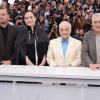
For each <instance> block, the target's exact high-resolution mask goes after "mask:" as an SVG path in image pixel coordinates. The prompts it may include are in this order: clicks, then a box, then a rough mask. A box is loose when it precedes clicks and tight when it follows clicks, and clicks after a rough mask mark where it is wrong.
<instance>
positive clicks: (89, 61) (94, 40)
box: [82, 13, 100, 70]
mask: <svg viewBox="0 0 100 100" xmlns="http://www.w3.org/2000/svg"><path fill="white" fill-rule="evenodd" d="M82 62H83V64H84V66H86V67H90V68H91V69H93V70H96V69H98V68H99V69H100V13H95V14H94V15H93V17H92V30H91V31H89V32H87V33H86V34H85V36H84V39H83V48H82Z"/></svg>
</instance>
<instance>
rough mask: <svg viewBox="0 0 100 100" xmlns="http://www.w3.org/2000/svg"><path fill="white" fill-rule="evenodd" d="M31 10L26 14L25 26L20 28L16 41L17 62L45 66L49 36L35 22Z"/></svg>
mask: <svg viewBox="0 0 100 100" xmlns="http://www.w3.org/2000/svg"><path fill="white" fill-rule="evenodd" d="M35 21H36V18H35V16H34V15H33V13H32V12H31V11H27V12H26V13H25V15H24V23H25V27H23V28H21V29H19V34H18V37H17V39H16V42H15V57H16V59H15V64H19V65H34V66H35V65H36V66H44V65H45V63H46V53H47V47H48V36H47V34H46V33H45V32H44V30H43V29H41V28H39V27H37V26H36V24H35Z"/></svg>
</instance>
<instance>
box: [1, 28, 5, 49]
mask: <svg viewBox="0 0 100 100" xmlns="http://www.w3.org/2000/svg"><path fill="white" fill-rule="evenodd" d="M0 46H1V47H0V48H2V50H5V47H6V45H5V43H4V39H3V36H2V32H1V29H0Z"/></svg>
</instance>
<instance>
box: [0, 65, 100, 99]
mask: <svg viewBox="0 0 100 100" xmlns="http://www.w3.org/2000/svg"><path fill="white" fill-rule="evenodd" d="M36 82H38V83H37V84H36ZM40 83H42V84H40ZM54 83H55V85H54ZM60 83H66V84H67V85H60ZM88 84H91V85H100V70H97V71H92V70H90V69H89V68H86V67H68V68H62V67H50V66H49V67H47V66H46V67H43V66H40V67H33V66H16V65H5V66H3V65H1V66H0V100H100V87H91V86H88Z"/></svg>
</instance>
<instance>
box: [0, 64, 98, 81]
mask: <svg viewBox="0 0 100 100" xmlns="http://www.w3.org/2000/svg"><path fill="white" fill-rule="evenodd" d="M0 75H1V76H2V75H3V76H27V77H51V78H81V79H100V70H97V71H93V70H91V69H89V68H87V67H66V68H62V67H51V66H45V67H43V66H38V67H33V66H18V65H5V66H4V65H0Z"/></svg>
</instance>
